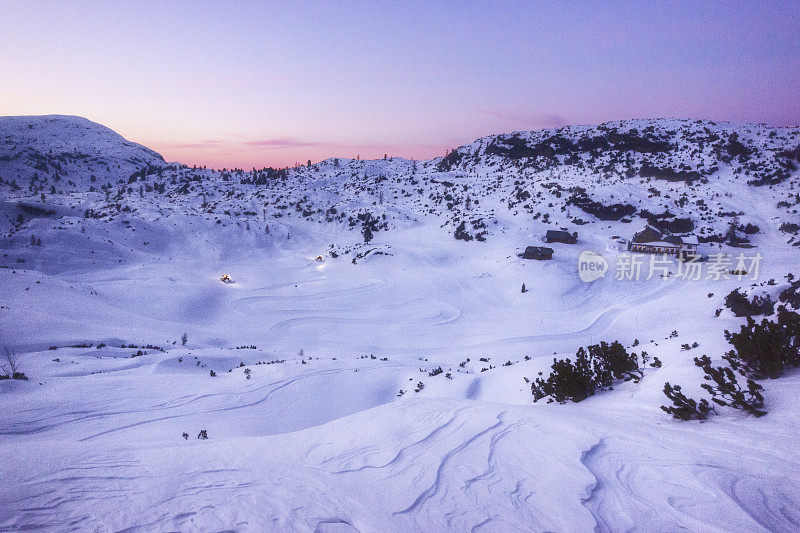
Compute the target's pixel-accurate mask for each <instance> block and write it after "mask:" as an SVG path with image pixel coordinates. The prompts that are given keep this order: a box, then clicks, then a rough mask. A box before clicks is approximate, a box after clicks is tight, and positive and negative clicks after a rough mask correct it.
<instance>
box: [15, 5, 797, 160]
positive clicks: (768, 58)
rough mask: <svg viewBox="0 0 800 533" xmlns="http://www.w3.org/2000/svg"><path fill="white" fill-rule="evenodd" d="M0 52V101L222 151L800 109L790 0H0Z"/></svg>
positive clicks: (320, 154) (229, 155) (365, 144)
mask: <svg viewBox="0 0 800 533" xmlns="http://www.w3.org/2000/svg"><path fill="white" fill-rule="evenodd" d="M0 50H2V53H0V115H21V114H37V115H38V114H50V113H60V114H70V115H81V116H85V117H87V118H90V119H92V120H94V121H97V122H100V123H102V124H104V125H106V126H109V127H111V128H112V129H114V130H116V131H118V132H120V133H121V134H123V135H124V136H125V137H127V138H128V139H131V140H134V141H137V142H141V143H143V144H145V145H147V146H149V147H152V148H154V149H156V150H158V151H159V152H161V153H162V154H164V156H165V158H166V159H167V160H170V161H173V160H179V161H181V162H185V163H189V164H192V163H197V164H208V165H209V166H215V167H231V166H233V165H236V166H240V167H244V168H250V167H252V166H258V167H261V166H265V165H268V166H283V165H291V164H293V163H294V162H295V161H305V160H307V159H309V158H310V159H312V160H314V161H316V160H320V159H324V158H326V157H331V156H342V157H355V156H356V155H360V156H361V157H362V158H366V157H370V158H371V157H380V156H382V155H383V154H384V153H388V154H390V155H399V156H404V157H414V158H418V159H420V158H428V157H433V156H437V155H442V154H443V153H444V152H445V151H446V150H447V149H449V148H452V147H455V146H458V145H460V144H464V143H466V142H470V141H472V140H474V139H476V138H478V137H480V136H483V135H488V134H492V133H500V132H505V131H514V130H526V129H536V128H542V127H554V126H560V125H564V124H586V123H598V122H604V121H607V120H617V119H624V118H635V117H662V116H667V117H689V118H707V119H712V120H729V121H733V122H766V123H769V124H773V125H797V124H800V2H740V3H735V2H693V1H685V2H663V1H658V2H615V3H607V2H595V1H587V2H563V3H558V4H557V3H555V2H546V3H545V2H466V1H465V2H458V1H454V2H432V1H431V2H419V3H417V2H378V1H376V2H333V1H331V2H309V3H306V2H288V1H287V2H269V3H267V2H244V1H235V2H161V1H152V2H144V1H131V2H105V1H102V2H70V1H59V2H39V1H22V2H11V1H0Z"/></svg>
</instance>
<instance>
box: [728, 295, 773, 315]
mask: <svg viewBox="0 0 800 533" xmlns="http://www.w3.org/2000/svg"><path fill="white" fill-rule="evenodd" d="M725 307H727V308H728V309H730V310H731V311H733V314H734V315H736V316H757V315H771V314H772V312H773V311H774V309H775V302H773V301H772V299H771V298H770V297H769V296H758V295H756V296H753V298H752V299H748V298H747V296H746V295H745V294H742V293H741V292H740V291H739V289H734V290H733V291H731V293H730V294H728V295H727V296H726V297H725Z"/></svg>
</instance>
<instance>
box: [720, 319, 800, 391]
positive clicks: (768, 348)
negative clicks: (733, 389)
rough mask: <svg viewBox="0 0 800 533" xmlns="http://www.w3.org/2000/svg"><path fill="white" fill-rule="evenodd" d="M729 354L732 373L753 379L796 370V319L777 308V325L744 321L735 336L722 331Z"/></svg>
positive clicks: (799, 330)
mask: <svg viewBox="0 0 800 533" xmlns="http://www.w3.org/2000/svg"><path fill="white" fill-rule="evenodd" d="M725 339H727V341H728V342H729V343H730V344H731V346H733V350H731V351H729V352H728V353H727V354H725V356H724V358H725V359H727V360H728V361H729V362H730V364H731V367H733V369H734V370H739V371H741V372H742V373H743V374H744V375H745V376H747V377H749V378H753V379H762V378H773V379H774V378H778V377H780V376H781V375H783V373H784V371H785V370H786V369H787V368H793V367H797V366H800V315H798V314H797V313H795V312H793V311H789V310H787V309H786V308H785V307H783V306H781V307H779V308H778V317H777V321H772V320H768V319H766V318H765V319H763V320H762V321H761V323H758V322H756V321H755V320H753V319H752V318H750V317H747V324H745V325H743V326H742V328H741V330H740V331H739V332H738V333H731V332H729V331H725Z"/></svg>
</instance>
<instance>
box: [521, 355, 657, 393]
mask: <svg viewBox="0 0 800 533" xmlns="http://www.w3.org/2000/svg"><path fill="white" fill-rule="evenodd" d="M551 369H552V371H551V372H550V375H549V376H548V377H547V379H544V378H543V377H542V373H541V372H540V373H539V377H538V378H536V379H535V380H534V382H533V383H532V384H531V393H532V394H533V399H534V401H535V402H536V401H539V400H541V399H543V398H548V402H558V403H566V402H568V401H570V402H580V401H582V400H585V399H586V398H588V397H589V396H592V395H594V393H595V392H596V391H597V390H598V389H599V390H605V389H611V388H612V387H613V384H614V383H615V382H617V381H629V380H631V379H632V380H634V381H638V380H639V379H640V378H641V377H642V365H640V362H639V358H638V356H637V355H636V354H635V353H628V352H627V351H626V350H625V347H624V346H622V344H620V343H619V341H614V342H613V343H611V344H608V343H607V342H601V343H600V344H593V345H591V346H588V347H587V348H580V349H579V350H578V352H577V353H576V354H575V361H574V362H573V361H572V360H571V359H561V360H559V359H553V365H552V367H551Z"/></svg>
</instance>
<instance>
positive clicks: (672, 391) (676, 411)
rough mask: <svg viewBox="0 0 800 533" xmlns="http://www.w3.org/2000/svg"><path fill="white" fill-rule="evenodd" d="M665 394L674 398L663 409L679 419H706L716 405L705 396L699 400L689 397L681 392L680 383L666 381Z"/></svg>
mask: <svg viewBox="0 0 800 533" xmlns="http://www.w3.org/2000/svg"><path fill="white" fill-rule="evenodd" d="M664 394H665V395H666V396H667V398H669V399H670V400H672V405H662V406H661V410H662V411H664V412H665V413H667V414H670V415H672V418H677V419H678V420H705V419H706V418H708V415H709V414H710V413H712V412H713V411H714V407H712V406H711V404H709V403H708V401H707V400H706V399H705V398H703V399H701V400H700V401H699V402H698V401H695V400H694V399H692V398H688V397H687V396H686V395H685V394H683V392H681V386H680V385H670V384H669V382H667V383H664Z"/></svg>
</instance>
